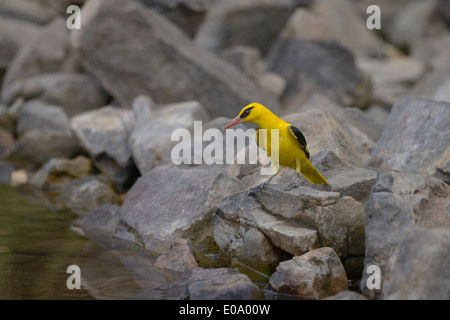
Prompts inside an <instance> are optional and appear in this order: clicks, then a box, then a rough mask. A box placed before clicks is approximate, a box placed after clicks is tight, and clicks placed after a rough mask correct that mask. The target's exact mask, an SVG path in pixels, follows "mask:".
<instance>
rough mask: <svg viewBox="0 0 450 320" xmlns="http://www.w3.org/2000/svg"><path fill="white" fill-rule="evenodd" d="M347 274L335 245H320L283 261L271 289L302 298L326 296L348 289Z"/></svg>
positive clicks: (269, 284) (269, 287)
mask: <svg viewBox="0 0 450 320" xmlns="http://www.w3.org/2000/svg"><path fill="white" fill-rule="evenodd" d="M347 288H348V285H347V277H346V275H345V270H344V267H343V265H342V263H341V261H340V260H339V257H338V256H337V254H336V253H335V252H334V250H333V249H331V248H327V247H325V248H319V249H315V250H312V251H310V252H308V253H305V254H304V255H302V256H296V257H294V258H292V259H291V260H288V261H283V262H281V263H280V264H279V265H278V267H277V270H276V272H275V273H274V274H272V276H271V277H270V280H269V283H268V285H267V289H268V290H271V291H274V292H277V293H285V294H293V295H296V296H297V297H298V298H300V299H323V298H326V297H329V296H333V295H335V294H337V293H339V292H341V291H344V290H347Z"/></svg>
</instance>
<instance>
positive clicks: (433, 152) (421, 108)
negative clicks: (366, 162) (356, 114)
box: [372, 97, 450, 182]
mask: <svg viewBox="0 0 450 320" xmlns="http://www.w3.org/2000/svg"><path fill="white" fill-rule="evenodd" d="M449 127H450V103H447V102H438V101H433V100H427V99H419V98H413V97H406V98H403V99H401V100H399V101H398V102H397V103H396V104H395V105H394V108H393V109H392V111H391V113H390V115H389V119H388V122H387V125H386V128H385V129H384V131H383V134H382V135H381V137H380V139H379V140H378V142H377V143H376V145H375V147H374V148H373V150H372V156H376V157H379V158H382V159H384V160H385V161H386V162H387V163H388V164H389V165H390V166H391V167H392V169H394V170H398V171H407V172H422V173H425V174H429V175H435V176H437V177H439V178H441V179H443V180H444V181H446V182H449V181H450V160H449V159H450V157H449V152H450V146H449V145H448V141H449V140H450V131H448V130H447V128H449Z"/></svg>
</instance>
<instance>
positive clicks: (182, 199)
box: [121, 166, 240, 253]
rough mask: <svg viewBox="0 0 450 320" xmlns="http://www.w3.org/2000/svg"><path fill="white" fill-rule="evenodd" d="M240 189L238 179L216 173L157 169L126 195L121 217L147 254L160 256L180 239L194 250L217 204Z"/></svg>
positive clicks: (138, 181) (209, 229) (204, 234)
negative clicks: (134, 231)
mask: <svg viewBox="0 0 450 320" xmlns="http://www.w3.org/2000/svg"><path fill="white" fill-rule="evenodd" d="M239 189H240V188H239V181H238V180H237V179H234V178H231V177H229V176H227V175H226V174H224V173H222V172H219V171H216V170H200V169H199V170H183V169H176V168H173V167H166V166H164V167H156V168H155V169H153V170H152V171H150V172H149V173H147V174H145V175H143V176H142V177H140V178H139V179H138V180H137V182H136V183H135V184H134V185H133V187H132V188H131V189H130V191H129V192H128V193H127V196H126V198H125V200H124V203H123V206H122V210H121V218H122V220H123V221H124V222H125V223H126V224H127V225H129V226H130V227H131V228H133V229H134V230H136V234H138V235H139V237H140V238H141V239H142V241H143V243H144V244H145V247H146V248H147V249H148V250H150V251H153V252H156V253H163V252H164V251H166V250H167V249H168V248H169V247H170V245H171V244H172V243H173V241H174V240H175V239H177V238H180V237H181V238H186V239H188V240H190V241H191V242H192V245H193V246H194V247H195V246H196V245H197V244H199V243H201V242H202V241H203V240H204V239H205V237H207V236H208V234H209V233H210V231H211V225H210V222H211V216H212V214H213V211H214V209H215V207H216V206H217V205H218V203H219V201H220V200H221V199H222V198H223V197H225V196H227V195H229V194H232V193H235V192H238V191H239Z"/></svg>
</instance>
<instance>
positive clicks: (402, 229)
mask: <svg viewBox="0 0 450 320" xmlns="http://www.w3.org/2000/svg"><path fill="white" fill-rule="evenodd" d="M449 195H450V187H449V186H448V185H447V184H445V183H444V182H442V181H441V180H439V179H436V178H434V177H430V176H429V175H425V174H417V173H400V172H394V171H392V172H385V173H379V174H378V177H377V180H376V182H375V185H374V186H373V189H372V192H371V194H370V198H369V201H368V202H367V204H366V254H365V266H366V268H367V267H368V266H370V265H376V266H378V267H379V268H380V270H381V276H382V277H381V284H383V280H384V279H389V277H390V275H391V266H390V264H389V260H390V259H391V258H392V257H393V256H395V254H396V252H397V251H398V250H399V249H398V248H399V244H400V243H401V242H402V241H403V239H404V238H405V235H406V234H407V232H409V231H410V230H415V229H416V228H418V227H426V228H429V229H435V228H439V227H449V226H450V214H449V208H450V196H449ZM369 276H370V273H369V274H368V273H366V272H365V273H364V274H363V278H362V281H361V289H362V291H363V293H364V294H365V295H367V296H369V297H372V298H376V297H378V296H379V294H380V291H381V290H377V289H368V288H367V286H366V281H367V279H368V277H369Z"/></svg>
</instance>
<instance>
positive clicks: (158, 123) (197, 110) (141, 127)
mask: <svg viewBox="0 0 450 320" xmlns="http://www.w3.org/2000/svg"><path fill="white" fill-rule="evenodd" d="M141 112H148V113H150V112H151V110H150V108H148V110H147V111H143V110H141ZM138 114H139V113H137V112H135V118H136V119H138ZM208 118H209V117H208V112H207V111H206V109H205V108H204V107H203V105H202V104H200V103H199V102H198V101H189V102H182V103H175V104H171V105H166V106H164V107H162V108H161V109H159V110H155V111H153V112H151V119H149V120H148V121H145V122H143V123H138V124H137V125H136V126H135V128H134V130H133V132H132V133H131V135H130V138H129V146H130V149H131V151H132V154H133V159H134V161H135V163H136V166H137V167H138V169H139V171H140V173H141V174H144V173H147V172H149V171H150V170H151V169H152V168H153V167H154V166H155V165H156V164H158V162H159V160H160V159H161V158H163V157H164V156H165V155H166V154H167V153H170V151H171V150H172V148H173V147H174V146H175V145H176V144H177V143H178V142H177V141H171V138H172V133H173V132H174V131H175V130H176V129H187V130H189V131H190V132H192V130H193V129H194V121H207V120H208Z"/></svg>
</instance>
